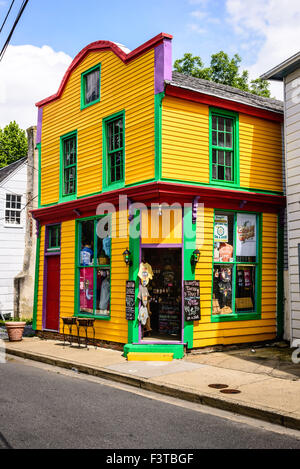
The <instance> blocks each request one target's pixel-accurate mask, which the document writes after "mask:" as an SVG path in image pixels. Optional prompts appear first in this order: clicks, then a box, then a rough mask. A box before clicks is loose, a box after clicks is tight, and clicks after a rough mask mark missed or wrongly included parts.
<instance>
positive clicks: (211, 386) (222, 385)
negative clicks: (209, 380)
mask: <svg viewBox="0 0 300 469" xmlns="http://www.w3.org/2000/svg"><path fill="white" fill-rule="evenodd" d="M208 386H209V387H210V388H214V389H224V388H228V384H218V383H217V384H209V385H208Z"/></svg>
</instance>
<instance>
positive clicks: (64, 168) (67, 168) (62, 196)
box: [59, 130, 78, 202]
mask: <svg viewBox="0 0 300 469" xmlns="http://www.w3.org/2000/svg"><path fill="white" fill-rule="evenodd" d="M72 139H75V151H76V155H75V162H74V161H73V162H72V163H71V164H67V165H65V145H66V142H67V141H68V140H72ZM77 148H78V143H77V130H74V131H72V132H68V133H67V134H65V135H62V136H61V137H60V172H59V176H60V183H59V202H69V201H70V200H75V199H76V198H77V161H78V150H77ZM74 172H75V177H74ZM66 173H67V174H69V175H70V174H71V173H73V178H72V179H73V180H75V183H74V192H73V191H72V192H70V193H67V194H66V193H65V183H66V180H65V175H66ZM69 182H70V180H69Z"/></svg>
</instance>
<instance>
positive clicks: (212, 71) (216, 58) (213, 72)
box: [174, 51, 270, 98]
mask: <svg viewBox="0 0 300 469" xmlns="http://www.w3.org/2000/svg"><path fill="white" fill-rule="evenodd" d="M241 61H242V59H241V57H240V56H239V55H238V54H235V55H234V56H233V57H232V58H230V57H229V56H228V54H226V52H224V51H220V52H218V53H216V54H212V56H211V60H210V66H209V67H204V64H203V62H202V60H201V57H199V56H193V55H192V54H190V53H185V54H184V56H183V57H182V58H181V59H177V60H175V62H174V70H175V71H176V72H181V73H184V74H186V75H191V76H192V77H196V78H202V79H204V80H209V81H214V82H215V83H221V84H223V85H229V86H233V87H234V88H239V89H241V90H243V91H248V92H250V93H253V94H256V95H259V96H264V97H267V98H269V97H270V90H269V83H268V81H267V80H262V79H261V78H257V79H256V80H251V82H250V84H249V73H248V71H247V70H243V71H242V72H240V63H241Z"/></svg>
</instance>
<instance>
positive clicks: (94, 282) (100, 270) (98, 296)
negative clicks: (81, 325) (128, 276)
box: [76, 217, 111, 318]
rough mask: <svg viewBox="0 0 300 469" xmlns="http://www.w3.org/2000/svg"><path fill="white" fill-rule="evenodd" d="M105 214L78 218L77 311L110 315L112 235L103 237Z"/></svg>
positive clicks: (88, 314) (92, 314)
mask: <svg viewBox="0 0 300 469" xmlns="http://www.w3.org/2000/svg"><path fill="white" fill-rule="evenodd" d="M100 220H101V217H100V218H99V217H98V218H92V219H88V220H83V221H78V222H77V229H78V232H77V236H78V241H79V242H78V252H77V264H76V270H77V285H78V302H77V313H76V314H77V315H79V316H87V317H89V316H96V317H100V318H109V316H110V258H111V238H110V237H104V239H101V238H100V237H98V235H97V225H98V223H99V222H100Z"/></svg>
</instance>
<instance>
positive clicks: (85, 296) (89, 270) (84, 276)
mask: <svg viewBox="0 0 300 469" xmlns="http://www.w3.org/2000/svg"><path fill="white" fill-rule="evenodd" d="M93 272H94V269H93V267H84V268H82V269H80V280H79V282H80V283H79V301H80V312H81V313H85V314H86V313H90V314H93V298H94V288H93V286H94V281H93Z"/></svg>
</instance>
